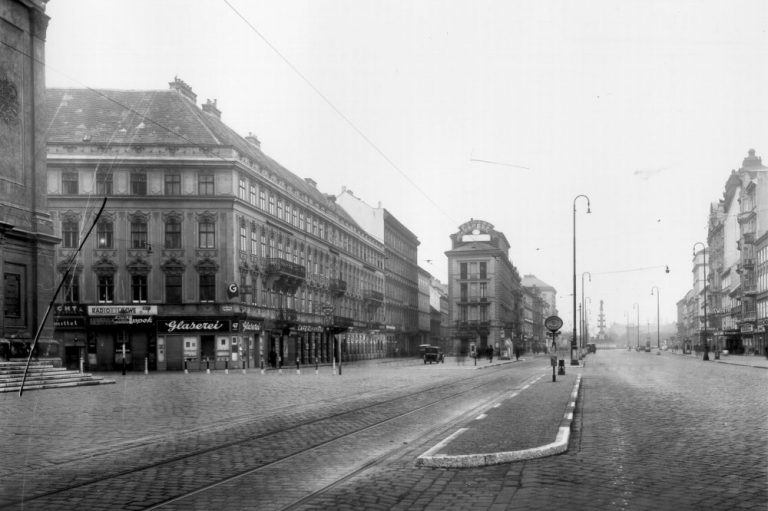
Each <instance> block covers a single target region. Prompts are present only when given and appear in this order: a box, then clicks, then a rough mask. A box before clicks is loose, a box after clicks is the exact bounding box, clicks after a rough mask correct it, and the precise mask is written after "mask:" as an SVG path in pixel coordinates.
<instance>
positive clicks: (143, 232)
mask: <svg viewBox="0 0 768 511" xmlns="http://www.w3.org/2000/svg"><path fill="white" fill-rule="evenodd" d="M131 248H147V222H146V221H145V220H143V219H139V220H134V221H132V222H131Z"/></svg>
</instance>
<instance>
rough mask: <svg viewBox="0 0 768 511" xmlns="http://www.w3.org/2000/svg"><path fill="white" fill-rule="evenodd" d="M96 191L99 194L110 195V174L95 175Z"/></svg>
mask: <svg viewBox="0 0 768 511" xmlns="http://www.w3.org/2000/svg"><path fill="white" fill-rule="evenodd" d="M96 193H97V194H99V195H112V174H97V175H96Z"/></svg>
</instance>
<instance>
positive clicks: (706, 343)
mask: <svg viewBox="0 0 768 511" xmlns="http://www.w3.org/2000/svg"><path fill="white" fill-rule="evenodd" d="M696 245H701V250H702V257H703V259H704V279H703V280H704V358H703V359H702V360H709V341H708V339H707V328H708V322H707V246H706V245H705V244H704V243H702V242H700V241H697V242H696V243H694V244H693V257H696Z"/></svg>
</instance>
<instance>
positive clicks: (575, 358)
mask: <svg viewBox="0 0 768 511" xmlns="http://www.w3.org/2000/svg"><path fill="white" fill-rule="evenodd" d="M579 197H583V198H584V199H586V200H587V213H591V212H592V211H591V209H590V204H589V197H587V196H586V195H583V194H582V195H577V196H576V197H574V198H573V338H571V365H572V366H577V365H579V359H578V356H577V352H578V344H577V342H578V341H577V337H576V329H577V328H578V322H577V321H576V201H577V200H578V199H579Z"/></svg>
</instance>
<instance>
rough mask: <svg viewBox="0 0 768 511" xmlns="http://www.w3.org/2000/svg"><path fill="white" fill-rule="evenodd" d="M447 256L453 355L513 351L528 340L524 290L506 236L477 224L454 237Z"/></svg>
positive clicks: (461, 229) (463, 227) (466, 226)
mask: <svg viewBox="0 0 768 511" xmlns="http://www.w3.org/2000/svg"><path fill="white" fill-rule="evenodd" d="M445 254H446V256H447V257H448V301H449V306H450V322H451V325H452V329H453V332H452V339H453V344H454V346H453V352H455V353H457V354H459V355H472V353H479V354H484V353H486V351H487V350H488V348H493V350H494V352H496V353H500V352H501V351H502V350H505V349H506V350H507V351H509V350H511V347H512V346H513V343H516V342H521V341H522V335H523V330H522V317H523V289H522V286H521V280H520V274H519V273H518V271H517V268H515V266H514V265H513V264H512V261H510V259H509V242H508V241H507V239H506V237H505V236H504V233H502V232H499V231H496V230H495V229H494V228H493V225H492V224H490V223H488V222H485V221H483V220H475V219H471V220H470V221H468V222H466V223H464V224H463V225H461V226H460V227H459V231H458V232H456V233H454V234H451V250H448V251H447V252H446V253H445Z"/></svg>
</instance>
